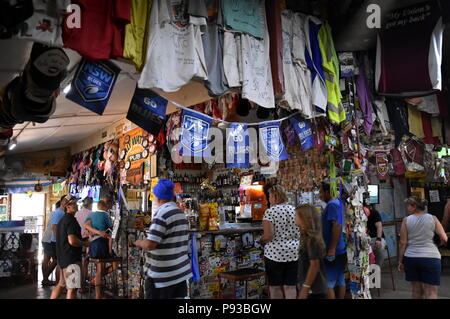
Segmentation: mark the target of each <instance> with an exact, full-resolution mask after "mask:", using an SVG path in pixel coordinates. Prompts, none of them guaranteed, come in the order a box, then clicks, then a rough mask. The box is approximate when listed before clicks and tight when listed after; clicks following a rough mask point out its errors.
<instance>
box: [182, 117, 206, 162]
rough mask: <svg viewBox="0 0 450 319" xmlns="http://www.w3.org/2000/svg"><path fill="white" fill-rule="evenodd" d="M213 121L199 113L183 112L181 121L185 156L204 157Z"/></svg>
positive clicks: (183, 153)
mask: <svg viewBox="0 0 450 319" xmlns="http://www.w3.org/2000/svg"><path fill="white" fill-rule="evenodd" d="M211 126H212V119H211V118H209V117H207V116H204V115H202V114H199V113H195V112H191V111H188V110H183V115H182V120H181V137H180V138H181V150H180V154H181V155H184V156H195V157H202V156H204V155H205V153H204V152H205V150H206V149H207V148H208V138H209V133H210V129H211Z"/></svg>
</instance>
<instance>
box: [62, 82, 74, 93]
mask: <svg viewBox="0 0 450 319" xmlns="http://www.w3.org/2000/svg"><path fill="white" fill-rule="evenodd" d="M71 88H72V84H70V83H69V84H67V86H66V87H65V88H64V90H63V92H64V94H67V93H69V91H70V89H71Z"/></svg>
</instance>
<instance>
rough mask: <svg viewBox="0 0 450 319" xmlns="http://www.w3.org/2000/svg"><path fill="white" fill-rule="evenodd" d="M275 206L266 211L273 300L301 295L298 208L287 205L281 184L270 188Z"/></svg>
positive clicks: (266, 250) (266, 255)
mask: <svg viewBox="0 0 450 319" xmlns="http://www.w3.org/2000/svg"><path fill="white" fill-rule="evenodd" d="M269 201H270V205H271V208H269V209H268V210H267V211H266V212H265V213H264V218H263V228H264V234H263V236H262V237H261V242H262V243H266V245H265V247H264V264H265V269H266V273H267V278H268V281H269V290H270V298H271V299H295V298H296V297H297V288H296V285H297V272H298V251H299V246H300V230H299V228H298V226H297V225H296V224H295V208H294V207H293V206H291V205H288V204H286V201H287V197H286V193H285V192H284V189H283V188H282V187H281V186H278V185H275V186H273V187H272V188H270V190H269Z"/></svg>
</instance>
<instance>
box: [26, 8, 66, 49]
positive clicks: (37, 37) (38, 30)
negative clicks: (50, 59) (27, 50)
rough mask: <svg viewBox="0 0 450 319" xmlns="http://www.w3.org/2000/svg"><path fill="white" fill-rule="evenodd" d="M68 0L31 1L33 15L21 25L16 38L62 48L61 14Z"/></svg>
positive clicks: (64, 10)
mask: <svg viewBox="0 0 450 319" xmlns="http://www.w3.org/2000/svg"><path fill="white" fill-rule="evenodd" d="M70 2H71V1H70V0H33V8H34V13H33V15H32V16H31V17H30V18H29V19H27V20H26V21H25V22H24V23H23V24H22V28H21V31H20V32H19V34H18V37H19V38H21V39H28V40H31V41H34V42H39V43H43V44H46V45H50V46H57V47H62V46H63V41H62V23H63V13H65V12H66V8H67V6H68V5H69V4H70Z"/></svg>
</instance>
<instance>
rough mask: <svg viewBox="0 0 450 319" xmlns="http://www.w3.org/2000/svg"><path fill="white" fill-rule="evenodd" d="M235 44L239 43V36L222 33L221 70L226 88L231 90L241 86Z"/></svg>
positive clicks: (227, 32)
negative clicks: (223, 73) (225, 81)
mask: <svg viewBox="0 0 450 319" xmlns="http://www.w3.org/2000/svg"><path fill="white" fill-rule="evenodd" d="M235 37H238V38H239V40H236V39H235ZM237 42H240V35H237V34H236V33H234V32H229V31H225V32H224V38H223V69H224V72H225V77H226V79H227V82H228V86H229V87H231V88H232V87H239V86H241V85H242V74H241V73H240V72H239V61H238V60H239V58H238V47H237Z"/></svg>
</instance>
